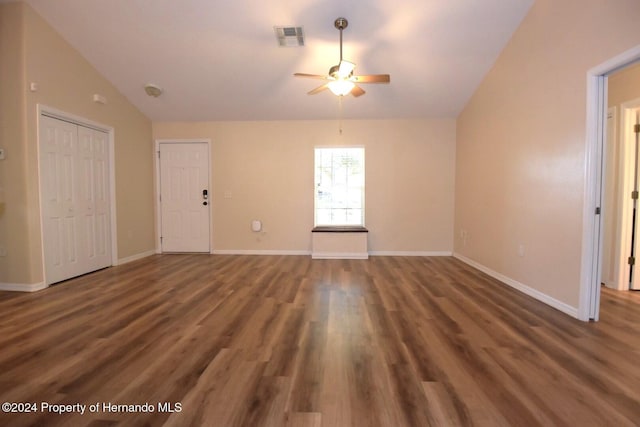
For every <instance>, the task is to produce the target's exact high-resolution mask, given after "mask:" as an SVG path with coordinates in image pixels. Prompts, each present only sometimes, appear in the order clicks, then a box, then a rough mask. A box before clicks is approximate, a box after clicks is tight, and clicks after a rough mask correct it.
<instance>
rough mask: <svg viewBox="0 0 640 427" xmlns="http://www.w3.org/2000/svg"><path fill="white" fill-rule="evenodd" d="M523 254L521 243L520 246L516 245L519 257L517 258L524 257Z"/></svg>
mask: <svg viewBox="0 0 640 427" xmlns="http://www.w3.org/2000/svg"><path fill="white" fill-rule="evenodd" d="M524 253H525V251H524V245H523V244H522V243H520V244H519V245H518V256H519V257H523V256H524Z"/></svg>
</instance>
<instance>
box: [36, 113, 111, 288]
mask: <svg viewBox="0 0 640 427" xmlns="http://www.w3.org/2000/svg"><path fill="white" fill-rule="evenodd" d="M40 180H41V182H40V185H41V200H42V226H43V230H42V235H43V245H44V258H45V260H44V264H45V280H46V283H47V284H51V283H56V282H60V281H62V280H66V279H69V278H71V277H75V276H79V275H82V274H85V273H89V272H91V271H95V270H99V269H101V268H104V267H108V266H110V265H111V264H112V259H111V229H110V224H111V222H110V211H111V206H110V193H109V147H108V136H107V134H106V133H105V132H100V131H97V130H94V129H90V128H86V127H83V126H79V125H76V124H73V123H69V122H65V121H62V120H58V119H54V118H51V117H47V116H42V117H41V120H40Z"/></svg>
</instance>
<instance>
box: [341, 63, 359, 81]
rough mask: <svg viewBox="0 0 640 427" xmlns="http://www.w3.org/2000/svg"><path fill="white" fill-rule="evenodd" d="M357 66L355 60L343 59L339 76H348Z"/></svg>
mask: <svg viewBox="0 0 640 427" xmlns="http://www.w3.org/2000/svg"><path fill="white" fill-rule="evenodd" d="M355 67H356V64H354V63H353V62H349V61H345V60H341V61H340V65H339V66H338V77H342V78H347V77H349V76H350V75H351V73H352V72H353V69H354V68H355Z"/></svg>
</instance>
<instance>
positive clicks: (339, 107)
mask: <svg viewBox="0 0 640 427" xmlns="http://www.w3.org/2000/svg"><path fill="white" fill-rule="evenodd" d="M342 98H344V96H339V97H338V134H339V135H340V136H342Z"/></svg>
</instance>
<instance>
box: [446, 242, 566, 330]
mask: <svg viewBox="0 0 640 427" xmlns="http://www.w3.org/2000/svg"><path fill="white" fill-rule="evenodd" d="M453 256H454V258H457V259H459V260H460V261H462V262H464V263H465V264H468V265H470V266H471V267H473V268H475V269H478V270H480V271H482V272H483V273H485V274H488V275H489V276H491V277H493V278H494V279H496V280H499V281H500V282H502V283H504V284H505V285H507V286H510V287H512V288H514V289H516V290H518V291H520V292H522V293H523V294H526V295H529V296H530V297H533V298H535V299H536V300H538V301H540V302H542V303H544V304H547V305H549V306H551V307H553V308H555V309H556V310H559V311H561V312H563V313H565V314H568V315H569V316H571V317H575V318H577V317H578V309H577V308H575V307H572V306H570V305H569V304H566V303H564V302H562V301H560V300H557V299H555V298H553V297H550V296H549V295H547V294H545V293H542V292H540V291H538V290H537V289H533V288H532V287H530V286H527V285H525V284H524V283H521V282H518V281H517V280H514V279H511V278H510V277H507V276H505V275H503V274H500V273H498V272H496V271H493V270H491V269H490V268H488V267H485V266H484V265H482V264H480V263H478V262H476V261H473V260H472V259H469V258H467V257H465V256H464V255H460V254H459V253H456V252H454V253H453Z"/></svg>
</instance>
